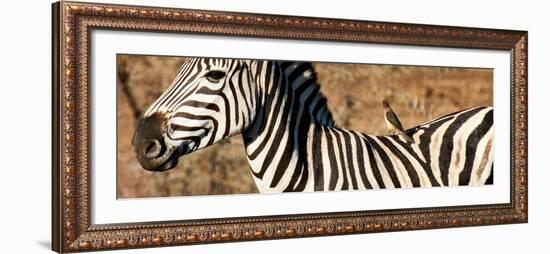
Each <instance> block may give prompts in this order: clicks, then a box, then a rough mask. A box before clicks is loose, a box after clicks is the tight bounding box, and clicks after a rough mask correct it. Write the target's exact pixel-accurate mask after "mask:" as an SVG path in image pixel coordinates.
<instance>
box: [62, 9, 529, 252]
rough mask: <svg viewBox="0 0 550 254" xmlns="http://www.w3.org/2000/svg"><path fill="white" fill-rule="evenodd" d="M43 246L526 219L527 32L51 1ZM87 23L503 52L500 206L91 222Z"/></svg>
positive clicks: (146, 243)
mask: <svg viewBox="0 0 550 254" xmlns="http://www.w3.org/2000/svg"><path fill="white" fill-rule="evenodd" d="M52 11H53V12H52V17H53V23H52V31H53V35H52V45H53V47H52V67H53V68H52V69H53V72H52V83H53V86H52V94H53V97H52V108H53V118H52V134H53V135H52V136H53V141H52V146H53V157H52V200H53V202H52V209H53V213H52V248H53V250H55V251H58V252H72V251H82V250H104V249H119V248H139V247H154V246H175V245H185V244H195V243H215V242H227V241H243V240H259V239H280V238H291V237H309V236H321V235H339V234H354V233H372V232H389V231H402V230H416V229H433V228H448V227H464V226H478V225H492V224H507V223H525V222H527V32H525V31H509V30H494V29H479V28H464V27H447V26H433V25H417V24H400V23H384V22H370V21H354V20H335V19H320V18H307V17H290V16H274V15H261V14H248V13H228V12H216V11H199V10H184V9H168V8H154V7H136V6H120V5H105V4H91V3H72V2H61V3H55V4H53V8H52ZM92 29H111V30H132V31H154V32H171V33H196V34H215V35H226V36H240V37H243V36H244V37H264V38H286V39H296V40H303V39H308V40H327V41H340V42H358V43H376V44H393V45H407V46H433V47H452V48H475V49H490V50H508V51H510V52H511V98H510V99H511V123H510V125H511V134H510V135H511V144H510V147H511V158H510V169H511V182H510V189H511V197H510V200H511V202H510V203H505V204H490V205H472V206H457V207H435V208H434V207H431V208H415V209H399V210H381V211H380V210H378V211H364V212H346V211H342V212H337V213H323V214H303V215H280V216H262V217H246V218H224V219H203V220H185V221H169V222H162V223H157V222H155V223H153V222H146V223H132V224H112V225H92V224H91V220H90V218H91V215H90V211H91V209H90V208H91V207H90V206H91V202H90V182H89V181H90V179H89V178H90V161H89V153H90V140H89V129H90V124H89V121H90V116H89V115H90V107H89V104H88V100H89V94H88V80H89V76H88V74H89V52H90V48H89V46H90V39H89V35H90V31H91V30H92Z"/></svg>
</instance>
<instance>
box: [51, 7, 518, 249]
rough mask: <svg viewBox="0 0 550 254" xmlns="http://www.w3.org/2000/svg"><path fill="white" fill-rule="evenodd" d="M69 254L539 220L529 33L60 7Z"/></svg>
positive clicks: (60, 240)
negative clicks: (531, 197)
mask: <svg viewBox="0 0 550 254" xmlns="http://www.w3.org/2000/svg"><path fill="white" fill-rule="evenodd" d="M52 12H53V15H52V17H53V21H52V31H53V34H52V45H53V48H52V56H53V57H52V70H53V71H52V90H53V93H52V94H53V98H52V101H53V102H52V103H53V114H52V115H53V119H52V129H53V135H52V136H53V144H52V145H53V158H52V164H53V166H52V197H53V198H52V200H53V203H52V210H53V211H52V217H53V218H52V238H53V239H52V243H53V244H52V245H53V250H55V251H57V252H73V251H84V250H106V249H122V248H141V247H156V246H177V245H187V244H197V243H216V242H228V241H247V240H260V239H280V238H291V237H310V236H327V235H340V234H356V233H375V232H389V231H403V230H417V229H434V228H451V227H465V226H481V225H494V224H510V223H525V222H527V32H526V31H512V30H496V29H483V28H467V27H449V26H436V25H420V24H403V23H387V22H378V21H358V20H341V19H327V18H314V17H292V16H277V15H265V14H250V13H231V12H218V11H202V10H188V9H175V8H159V7H145V6H124V5H109V4H94V3H82V2H65V1H62V2H57V3H54V4H53V7H52Z"/></svg>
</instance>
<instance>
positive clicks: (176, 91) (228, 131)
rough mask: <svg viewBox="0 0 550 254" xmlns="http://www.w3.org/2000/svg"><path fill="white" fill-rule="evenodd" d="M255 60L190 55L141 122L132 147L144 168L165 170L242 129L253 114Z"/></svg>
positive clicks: (248, 122)
mask: <svg viewBox="0 0 550 254" xmlns="http://www.w3.org/2000/svg"><path fill="white" fill-rule="evenodd" d="M251 64H253V61H251V60H240V59H214V58H188V59H187V60H186V61H185V62H184V63H183V65H182V67H181V69H180V71H179V73H178V75H177V76H176V78H175V79H174V81H173V82H172V84H171V85H170V86H169V87H168V89H167V90H166V91H164V93H163V94H162V95H161V96H160V97H159V98H158V99H157V100H156V101H155V102H153V104H151V106H150V107H149V109H148V110H147V111H146V112H145V113H144V115H143V117H142V118H141V119H140V120H139V123H138V126H137V129H136V132H135V133H134V137H133V140H132V145H133V147H134V150H135V152H136V155H137V159H138V161H139V163H140V164H141V165H142V167H143V168H145V169H147V170H151V171H165V170H168V169H171V168H174V167H175V166H176V165H177V162H178V157H180V156H182V155H185V154H188V153H191V152H193V151H195V150H197V149H201V148H204V147H206V146H209V145H212V144H214V143H216V142H218V141H220V140H222V139H225V138H227V137H230V136H232V135H234V134H237V133H240V132H241V131H242V130H243V129H244V128H246V127H247V126H248V125H249V124H250V122H251V121H252V120H253V118H254V114H255V110H253V108H254V104H255V102H254V100H253V99H252V98H254V97H255V95H256V94H257V91H256V90H255V85H254V82H255V81H254V78H253V74H252V73H251V71H250V70H251V68H250V65H251Z"/></svg>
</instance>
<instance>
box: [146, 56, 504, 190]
mask: <svg viewBox="0 0 550 254" xmlns="http://www.w3.org/2000/svg"><path fill="white" fill-rule="evenodd" d="M212 70H218V71H221V72H223V73H224V77H223V78H222V79H220V80H219V81H218V82H216V81H217V80H214V82H209V81H207V80H205V76H206V77H207V76H208V75H209V74H207V73H208V72H210V71H212ZM209 80H211V79H209ZM156 113H162V114H165V115H166V118H167V127H166V135H165V136H166V137H165V141H166V143H167V144H169V145H172V146H178V147H182V146H183V147H184V148H180V149H182V150H183V152H182V154H185V153H190V152H192V151H194V150H196V149H200V148H203V147H206V146H209V145H212V144H214V143H215V142H217V141H219V140H222V139H225V138H227V137H229V136H231V135H234V134H238V133H241V134H242V135H243V138H244V143H245V146H246V153H247V155H248V160H249V163H250V167H251V171H252V175H253V176H254V179H255V182H256V184H257V186H258V189H259V190H260V191H261V192H263V193H266V192H284V191H329V190H351V189H355V190H364V189H381V188H410V187H430V186H458V185H472V186H477V185H483V184H488V183H491V182H492V167H493V154H494V149H493V132H494V130H493V109H492V108H491V107H477V108H472V109H467V110H463V111H460V112H456V113H452V114H449V115H446V116H443V117H441V118H439V119H437V120H433V121H431V122H428V123H425V124H422V125H420V126H417V127H415V128H411V129H409V130H407V131H406V132H407V134H408V135H409V136H410V137H412V138H413V139H414V141H415V142H414V144H410V143H409V144H407V143H406V142H404V141H403V140H401V139H400V138H399V137H398V136H372V135H366V134H362V133H358V132H354V131H350V130H345V129H342V128H338V127H337V126H335V124H334V120H333V118H332V115H331V113H330V111H329V110H328V108H327V103H326V99H325V97H324V96H323V95H322V94H321V93H320V92H319V86H318V84H317V79H316V74H315V72H314V70H313V68H312V66H311V64H310V63H305V62H277V61H256V60H238V59H211V58H191V59H189V60H187V61H186V62H185V63H184V64H183V66H182V69H181V71H180V73H179V74H178V76H177V77H176V79H175V80H174V82H173V84H172V85H171V86H170V88H169V89H168V90H167V91H165V92H164V94H163V95H162V96H161V97H160V98H159V99H158V100H157V101H156V102H155V103H153V104H152V105H151V106H150V108H149V110H148V111H147V112H146V114H145V116H146V117H147V116H150V115H153V114H156Z"/></svg>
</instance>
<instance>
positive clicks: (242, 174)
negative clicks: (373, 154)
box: [117, 55, 493, 198]
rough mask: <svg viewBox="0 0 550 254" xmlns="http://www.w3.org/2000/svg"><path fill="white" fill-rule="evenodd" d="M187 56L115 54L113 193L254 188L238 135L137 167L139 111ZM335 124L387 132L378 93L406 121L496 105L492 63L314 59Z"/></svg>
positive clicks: (412, 123)
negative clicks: (157, 166) (172, 162)
mask: <svg viewBox="0 0 550 254" xmlns="http://www.w3.org/2000/svg"><path fill="white" fill-rule="evenodd" d="M184 60H185V58H184V57H164V56H162V57H160V56H139V55H118V56H117V97H118V101H117V103H118V111H117V114H118V116H117V118H118V125H117V128H118V129H117V133H118V137H117V138H118V140H117V146H118V147H117V150H118V162H117V163H118V165H117V170H118V171H117V177H118V179H117V182H118V184H117V197H118V198H140V197H168V196H189V195H219V194H242V193H257V192H258V190H257V188H256V186H255V184H254V180H253V179H252V175H251V173H250V170H249V166H248V162H247V160H246V154H245V151H244V145H243V142H242V139H241V136H240V135H237V136H234V137H232V138H230V139H227V140H225V141H222V142H221V143H219V144H216V145H213V146H211V147H208V148H205V149H202V150H199V151H196V152H194V153H193V154H190V155H186V156H185V157H183V158H181V159H180V160H179V163H178V166H177V167H176V168H174V169H172V170H169V171H166V172H149V171H146V170H144V169H142V168H141V166H140V165H139V163H138V162H137V159H136V158H135V155H134V152H133V150H132V146H131V140H132V135H133V133H134V130H135V126H136V124H137V120H138V118H139V117H140V116H141V114H142V113H143V112H144V111H145V110H146V109H147V108H148V106H149V105H150V104H151V103H152V102H153V101H154V100H155V99H156V98H158V97H159V96H160V95H161V93H162V92H163V91H164V90H165V89H166V88H167V87H168V86H169V85H170V82H171V81H172V79H173V78H174V77H175V76H176V74H177V72H178V70H179V67H180V66H181V64H182V63H183V61H184ZM314 67H315V69H316V71H317V74H318V81H319V82H318V83H319V84H320V85H321V92H322V93H323V94H324V95H325V96H326V97H327V100H328V104H329V108H330V109H331V111H332V112H333V116H334V118H335V119H336V122H337V124H338V125H339V126H341V127H344V128H348V129H353V130H357V131H361V132H364V133H368V134H375V135H385V134H387V129H386V126H385V122H384V119H383V111H382V104H381V103H382V100H383V99H388V100H389V102H390V104H391V106H392V108H393V110H394V111H395V113H396V114H397V115H398V116H399V118H400V120H401V122H402V124H403V126H404V127H405V128H410V127H414V126H416V125H419V124H421V123H423V122H426V121H429V120H431V119H434V118H437V117H439V116H442V115H445V114H448V113H452V112H455V111H458V110H462V109H465V108H470V107H475V106H492V105H493V86H492V84H493V71H492V70H491V69H470V68H447V67H419V66H392V65H369V64H334V63H314Z"/></svg>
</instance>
